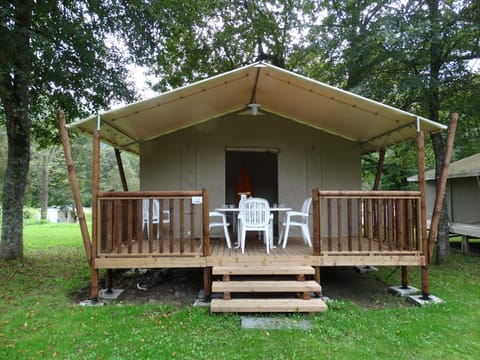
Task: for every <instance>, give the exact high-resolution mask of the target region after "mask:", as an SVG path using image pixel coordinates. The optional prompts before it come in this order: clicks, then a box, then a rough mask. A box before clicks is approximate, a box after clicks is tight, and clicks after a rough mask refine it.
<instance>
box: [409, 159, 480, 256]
mask: <svg viewBox="0 0 480 360" xmlns="http://www.w3.org/2000/svg"><path fill="white" fill-rule="evenodd" d="M417 180H418V177H417V176H412V177H411V178H409V181H417ZM425 180H426V201H427V222H428V221H429V219H430V218H431V216H432V213H433V204H434V201H435V194H436V189H437V186H436V180H435V170H429V171H426V172H425ZM446 199H447V207H448V221H449V230H450V232H451V233H452V234H459V235H462V236H463V237H464V239H463V240H464V241H463V246H464V247H468V237H474V238H478V237H480V154H475V155H472V156H469V157H466V158H464V159H461V160H458V161H455V162H452V163H451V164H450V166H449V170H448V180H447V188H446Z"/></svg>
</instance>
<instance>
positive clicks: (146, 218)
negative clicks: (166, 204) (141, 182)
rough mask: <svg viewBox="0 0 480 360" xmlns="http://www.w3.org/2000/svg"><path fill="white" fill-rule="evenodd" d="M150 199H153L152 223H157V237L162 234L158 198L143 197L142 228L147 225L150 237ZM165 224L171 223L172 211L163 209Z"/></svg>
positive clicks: (163, 221)
mask: <svg viewBox="0 0 480 360" xmlns="http://www.w3.org/2000/svg"><path fill="white" fill-rule="evenodd" d="M150 200H151V201H152V218H151V221H152V224H154V225H155V224H156V225H157V238H158V237H159V235H160V226H159V223H160V211H159V207H160V204H159V202H158V200H157V199H143V200H142V218H143V220H142V222H143V226H142V229H143V230H145V227H147V236H148V237H149V238H150V226H149V222H150ZM162 223H163V224H170V211H168V210H163V219H162Z"/></svg>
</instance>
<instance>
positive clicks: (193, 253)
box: [95, 234, 425, 268]
mask: <svg viewBox="0 0 480 360" xmlns="http://www.w3.org/2000/svg"><path fill="white" fill-rule="evenodd" d="M232 241H233V242H234V243H235V234H232ZM329 241H330V247H329ZM159 244H160V243H159V241H158V240H153V241H152V242H149V241H148V240H144V241H143V244H142V245H141V246H139V243H138V242H132V243H131V248H130V249H129V248H128V246H122V247H121V248H120V251H119V250H118V249H113V250H112V251H109V252H102V253H100V254H97V259H96V261H95V264H96V267H97V268H129V267H141V268H162V267H163V268H171V267H211V266H219V265H251V266H253V265H278V264H280V263H281V264H285V265H286V266H296V265H299V266H305V265H310V266H364V265H376V266H382V265H386V266H398V265H406V266H420V265H422V264H423V262H424V261H425V259H424V257H423V256H421V254H420V253H419V252H418V251H415V250H403V251H400V249H387V248H386V247H385V246H380V245H379V243H378V241H375V240H374V241H371V240H369V239H367V238H361V241H360V243H357V244H355V245H356V246H355V247H354V248H353V249H352V250H351V251H348V250H347V249H348V244H349V239H348V238H341V239H340V242H339V239H338V238H333V239H330V240H329V239H328V238H322V248H324V249H326V250H325V251H322V253H321V254H320V255H318V256H315V255H314V254H313V249H312V248H310V247H308V246H306V245H305V243H304V242H303V239H302V238H301V237H291V238H290V239H289V241H288V244H287V247H286V248H282V247H275V248H273V249H271V251H270V254H267V253H266V252H265V246H264V245H263V242H262V241H261V240H258V239H257V238H255V237H249V238H248V239H247V242H246V247H245V253H244V254H242V252H241V249H237V248H235V246H234V245H232V248H231V249H228V248H227V247H226V245H225V239H223V238H213V239H210V255H209V256H203V255H202V247H201V241H200V240H194V241H193V242H192V243H191V244H188V246H186V245H185V244H184V245H183V247H184V249H183V251H181V246H180V245H181V242H180V241H179V240H178V239H177V240H176V241H174V242H173V247H172V248H171V250H172V251H169V250H170V247H169V248H168V251H166V250H165V249H164V251H163V252H162V251H160V248H159ZM149 248H150V249H151V250H152V251H147V249H149ZM329 248H330V250H328V249H329ZM369 248H370V249H371V250H368V249H369ZM139 249H142V252H139V251H138V250H139ZM339 249H343V250H342V251H340V250H339ZM359 249H364V250H359ZM379 249H381V250H379Z"/></svg>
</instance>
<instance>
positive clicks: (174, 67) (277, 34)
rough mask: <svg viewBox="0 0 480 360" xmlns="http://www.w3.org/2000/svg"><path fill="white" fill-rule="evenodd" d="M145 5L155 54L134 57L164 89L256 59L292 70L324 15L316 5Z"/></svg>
mask: <svg viewBox="0 0 480 360" xmlns="http://www.w3.org/2000/svg"><path fill="white" fill-rule="evenodd" d="M144 6H145V11H144V13H145V14H147V15H145V16H149V18H150V23H151V28H153V29H154V31H152V32H151V33H150V34H149V36H150V37H149V44H150V45H149V46H150V47H149V49H150V50H152V51H150V52H146V53H145V52H141V51H140V50H139V51H137V52H136V53H135V54H136V56H137V59H138V58H140V61H141V62H142V64H144V65H147V66H148V67H149V68H150V69H151V71H152V73H154V74H155V75H156V76H157V77H158V78H159V79H160V82H159V83H158V84H157V85H156V87H157V88H158V89H161V90H165V89H171V88H176V87H179V86H182V85H185V84H187V83H191V82H193V81H195V80H199V79H203V78H205V77H207V76H210V75H214V74H218V73H221V72H224V71H228V70H232V69H234V68H237V67H239V66H243V65H245V64H249V63H252V62H254V61H257V60H267V61H270V62H271V63H273V64H274V65H277V66H280V67H284V68H290V69H292V68H294V67H296V66H298V65H299V64H301V63H303V62H304V61H305V60H306V59H307V58H306V56H305V53H306V52H307V50H308V45H309V43H308V41H306V34H307V33H308V32H309V27H310V26H312V24H313V23H314V22H315V21H316V20H317V11H319V5H318V2H316V1H312V0H301V1H291V0H270V1H261V2H259V1H250V0H248V1H238V0H237V1H230V0H220V1H211V0H202V1H196V0H195V1H194V0H189V1H182V2H177V1H153V2H152V6H148V5H147V4H144ZM127 41H128V40H127ZM151 44H155V47H153V46H152V45H151ZM152 53H154V54H156V57H153V56H150V55H151V54H152ZM146 55H148V56H146Z"/></svg>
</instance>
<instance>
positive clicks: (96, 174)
mask: <svg viewBox="0 0 480 360" xmlns="http://www.w3.org/2000/svg"><path fill="white" fill-rule="evenodd" d="M98 118H99V120H98V128H97V129H96V130H95V131H94V132H93V160H92V161H93V164H92V253H93V260H94V259H95V258H96V255H97V244H98V192H99V189H100V115H99V116H98ZM111 284H112V278H111V271H110V273H109V271H108V270H107V272H106V273H105V287H106V288H107V289H111V287H112V285H111ZM91 297H92V298H93V299H96V298H98V270H97V271H96V273H95V274H93V273H92V283H91Z"/></svg>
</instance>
